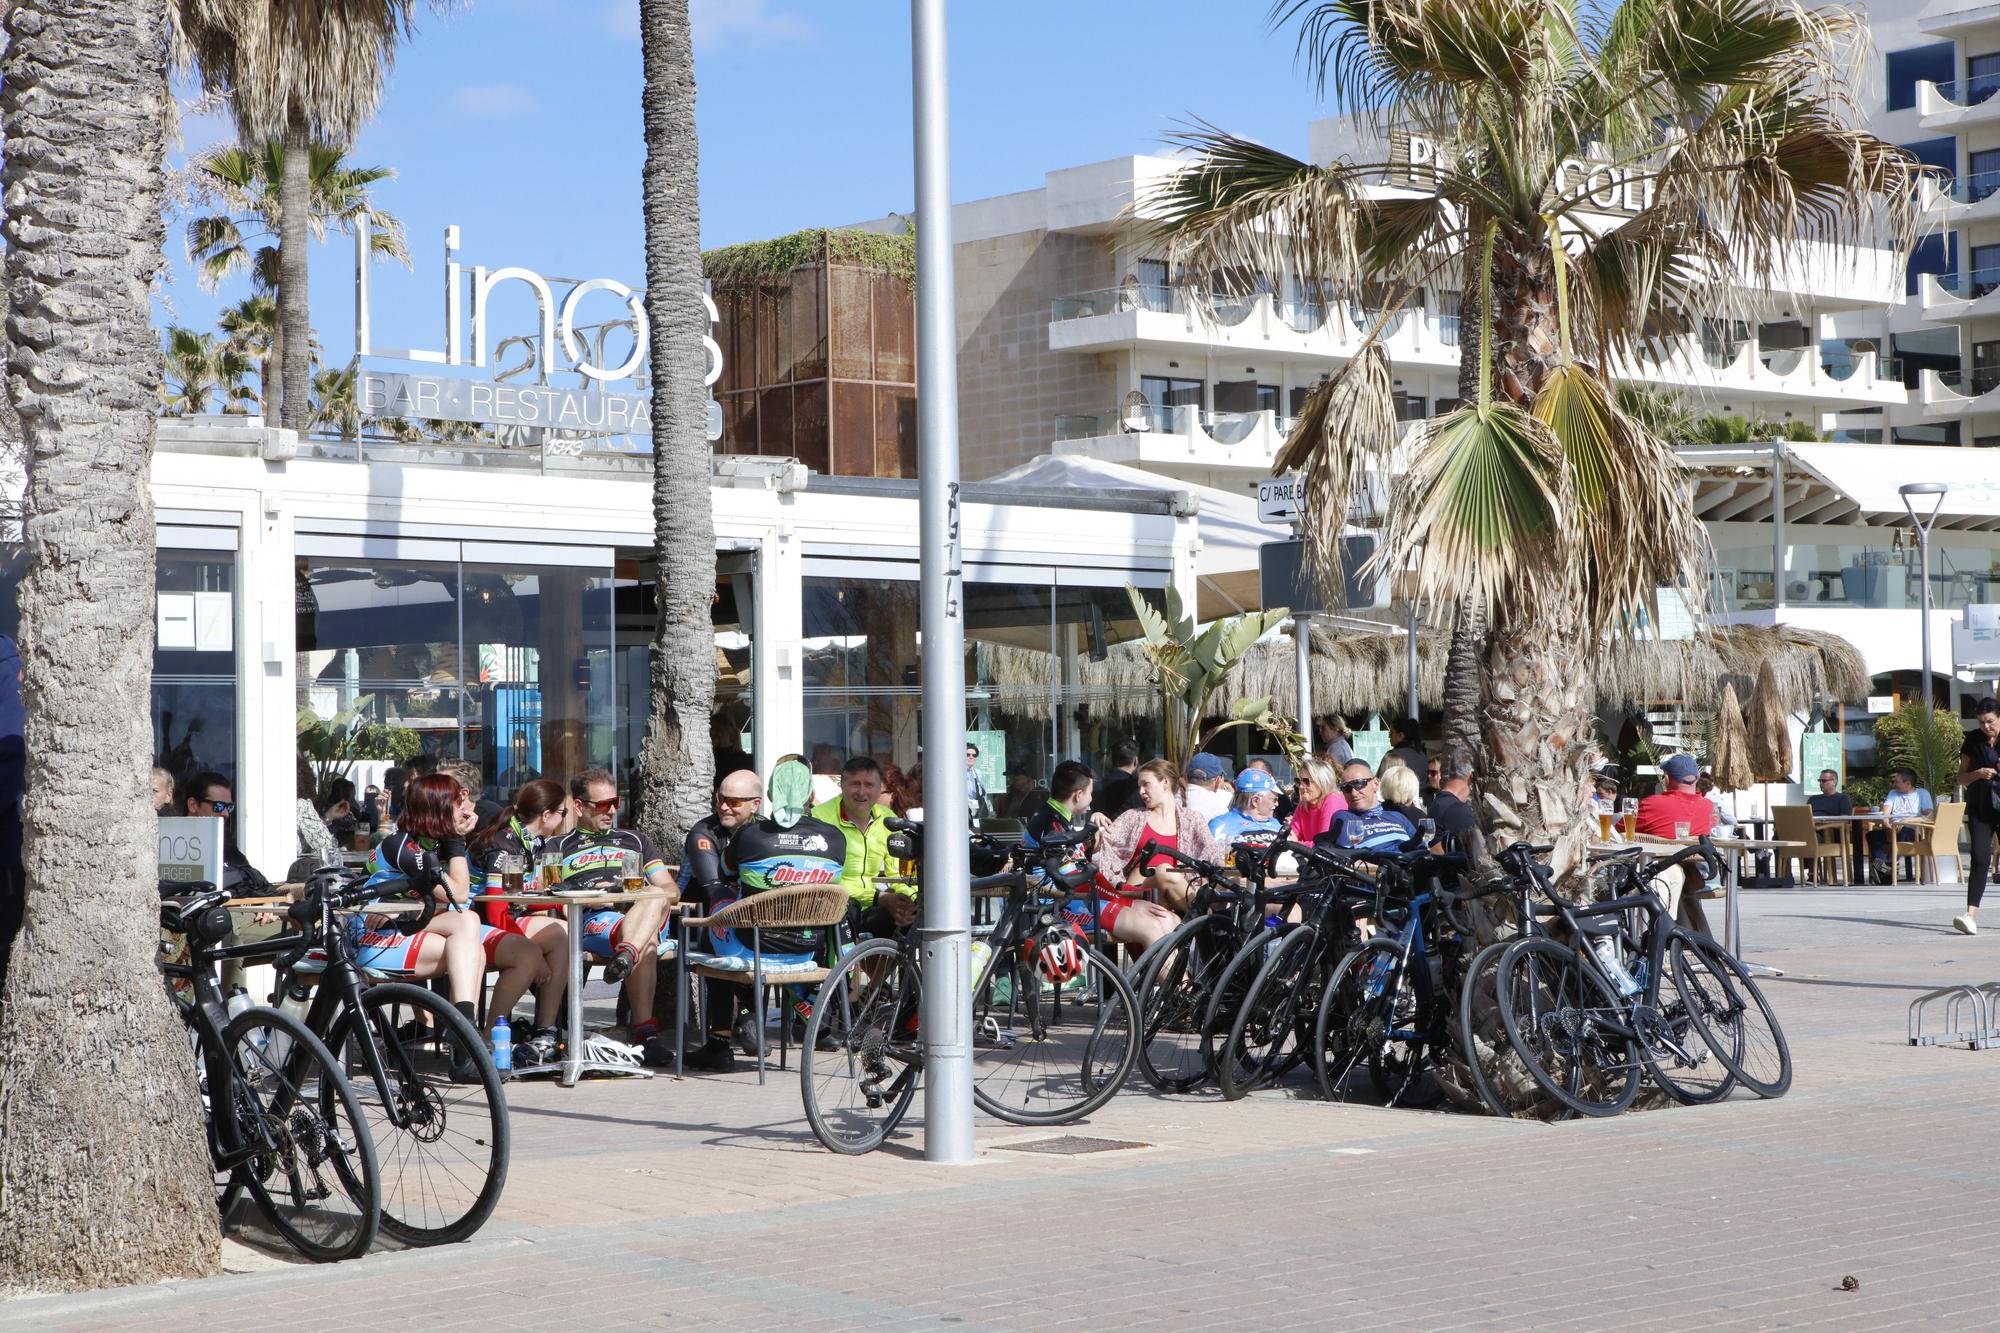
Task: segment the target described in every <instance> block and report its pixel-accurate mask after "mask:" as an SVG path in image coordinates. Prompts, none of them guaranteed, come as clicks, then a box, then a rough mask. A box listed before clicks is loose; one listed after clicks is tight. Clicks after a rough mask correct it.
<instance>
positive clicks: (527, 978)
mask: <svg viewBox="0 0 2000 1333" xmlns="http://www.w3.org/2000/svg"><path fill="white" fill-rule="evenodd" d="M474 819H475V816H474V813H473V805H472V794H471V793H470V792H468V791H466V790H465V788H464V787H463V786H461V785H460V784H459V781H458V779H457V778H454V777H451V776H450V775H448V774H444V773H428V774H425V775H423V776H421V777H415V778H412V779H410V783H409V786H408V787H407V788H406V789H405V791H404V793H403V814H402V818H401V819H400V820H399V821H398V823H397V828H396V832H394V833H392V834H390V835H389V836H388V837H387V838H385V839H383V840H382V842H381V844H380V845H378V846H377V847H376V848H375V851H374V855H373V857H372V858H371V860H370V861H369V869H370V871H372V872H373V873H371V874H370V875H369V877H368V882H369V883H370V884H381V883H383V882H385V881H387V880H391V879H399V878H400V879H406V880H408V881H409V883H410V887H411V889H412V890H413V891H414V892H417V893H429V894H431V895H432V896H433V897H434V898H436V899H437V901H438V904H439V906H440V907H442V908H443V909H444V910H442V911H440V912H438V913H437V915H435V916H433V917H432V918H431V919H430V922H429V924H427V925H426V926H425V927H424V928H423V929H422V930H420V931H417V932H416V933H415V934H412V935H405V934H403V933H401V932H400V931H398V930H397V929H396V928H395V918H393V917H387V916H380V915H357V916H356V917H354V918H353V921H352V924H351V925H350V926H349V937H350V939H351V941H352V943H353V945H354V954H355V961H356V962H358V963H360V964H361V966H363V967H365V968H369V969H371V970H373V971H380V972H389V973H396V974H401V975H403V976H410V977H434V976H436V975H437V974H438V973H439V972H443V973H445V974H446V975H447V976H448V977H449V978H450V983H451V999H452V1003H453V1004H454V1005H456V1006H457V1007H458V1010H459V1012H461V1013H463V1014H464V1015H465V1017H466V1020H467V1021H468V1022H471V1023H472V1024H473V1025H474V1026H475V1027H477V1026H479V1020H478V1018H477V1017H476V1016H475V1015H476V1011H477V1009H478V1002H479V991H480V987H481V986H482V985H483V984H484V982H485V979H486V969H487V968H488V967H489V966H490V967H494V968H497V969H498V970H499V976H498V977H496V978H495V979H494V982H493V998H492V1000H491V1002H490V1003H489V1004H488V1005H487V1007H486V1016H487V1022H486V1027H485V1028H483V1029H482V1031H483V1032H489V1033H490V1032H491V1030H492V1022H493V1020H494V1019H495V1018H498V1017H499V1016H500V1015H502V1014H505V1013H510V1012H512V1010H513V1008H514V1003H515V1001H517V1000H519V999H520V998H521V996H522V995H523V994H525V993H526V992H527V989H528V987H530V986H533V985H536V984H538V983H540V982H544V981H547V980H548V977H547V976H546V974H545V968H544V963H543V959H542V954H541V950H540V949H538V948H537V947H536V946H535V945H534V944H533V943H531V942H530V941H529V940H528V938H527V937H526V936H524V935H517V934H514V933H513V932H511V931H507V930H502V929H501V928H500V927H498V926H489V925H487V924H486V923H485V922H483V921H481V920H480V919H479V914H478V913H477V912H475V911H473V910H472V872H471V867H470V863H469V861H468V860H467V857H466V852H465V836H466V834H468V833H470V832H472V826H473V822H474ZM470 1055H471V1053H470V1052H466V1051H461V1052H458V1053H457V1055H456V1057H455V1059H454V1063H453V1066H452V1074H453V1076H454V1077H462V1076H466V1075H469V1074H471V1073H472V1070H471V1065H470ZM461 1066H463V1067H462V1068H461ZM474 1076H476V1075H474Z"/></svg>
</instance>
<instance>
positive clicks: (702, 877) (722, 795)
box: [681, 768, 764, 1074]
mask: <svg viewBox="0 0 2000 1333" xmlns="http://www.w3.org/2000/svg"><path fill="white" fill-rule="evenodd" d="M763 807H764V783H763V780H762V779H760V778H759V777H758V776H757V775H756V773H754V772H752V771H751V770H750V769H747V768H740V769H738V770H736V772H734V773H730V774H728V775H726V776H725V777H724V778H723V779H722V783H721V785H720V786H719V787H717V788H716V792H715V813H714V814H712V815H710V816H708V818H706V819H703V820H701V821H699V822H698V823H696V824H695V826H694V827H693V828H691V829H689V830H688V835H687V843H686V844H685V846H684V847H683V848H682V851H683V853H684V854H683V855H682V857H681V898H682V900H683V901H686V902H699V903H700V904H701V905H702V907H703V908H704V909H708V908H712V907H713V906H714V905H715V904H716V903H718V902H725V901H731V900H734V899H735V898H736V897H737V896H738V895H739V894H740V893H741V892H742V890H741V886H740V885H739V884H738V883H737V879H736V869H735V867H734V866H733V865H731V864H730V862H729V860H728V857H727V852H728V848H729V844H730V842H731V841H732V840H733V839H734V838H735V837H736V830H737V829H739V828H742V827H743V826H744V825H745V824H747V823H749V822H750V821H751V820H753V819H755V818H756V817H757V816H758V815H759V814H760V813H762V811H763ZM702 989H703V1001H704V1003H703V1005H702V1008H703V1009H704V1010H706V1011H707V1014H708V1041H707V1042H706V1043H705V1044H704V1045H703V1046H701V1047H698V1048H696V1049H695V1050H692V1051H689V1052H688V1053H687V1063H686V1066H685V1067H686V1068H688V1069H694V1070H699V1071H702V1072H706V1073H718V1074H726V1073H728V1072H729V1071H730V1069H731V1068H733V1067H734V1065H735V1057H734V1054H733V1052H731V1050H730V1046H729V1038H730V1034H731V1030H732V1029H733V1028H734V1027H735V1025H736V1000H737V996H736V991H737V989H738V987H736V986H734V985H732V984H731V983H728V982H720V981H709V982H706V983H705V984H704V985H703V988H702Z"/></svg>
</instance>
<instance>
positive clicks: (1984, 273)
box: [1936, 268, 2000, 301]
mask: <svg viewBox="0 0 2000 1333" xmlns="http://www.w3.org/2000/svg"><path fill="white" fill-rule="evenodd" d="M1936 276H1937V285H1938V286H1939V287H1940V288H1942V289H1943V290H1944V291H1945V292H1946V293H1948V294H1949V295H1952V296H1956V297H1957V298H1958V299H1959V300H1961V301H1976V300H1978V299H1979V298H1980V297H1982V296H1984V295H1986V293H1988V292H1990V291H1992V290H1993V289H1994V288H1995V287H2000V268H1976V269H1973V270H1972V271H1971V272H1969V273H1940V274H1937V275H1936Z"/></svg>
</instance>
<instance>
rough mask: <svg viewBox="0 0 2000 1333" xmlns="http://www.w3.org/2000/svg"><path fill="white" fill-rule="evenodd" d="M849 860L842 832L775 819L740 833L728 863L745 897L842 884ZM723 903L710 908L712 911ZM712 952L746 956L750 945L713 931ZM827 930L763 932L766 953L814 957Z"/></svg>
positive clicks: (812, 822)
mask: <svg viewBox="0 0 2000 1333" xmlns="http://www.w3.org/2000/svg"><path fill="white" fill-rule="evenodd" d="M846 860H847V843H846V839H845V838H844V837H843V836H842V835H841V832H840V830H839V829H837V828H835V827H834V826H833V825H831V824H829V823H826V822H825V821H824V820H820V819H815V818H813V817H812V816H810V815H809V816H807V817H806V818H804V819H801V820H800V821H799V822H798V823H796V824H794V825H792V826H791V827H790V828H784V827H782V826H781V825H779V824H778V822H777V821H776V820H771V819H753V820H751V821H750V822H749V823H747V824H745V825H743V826H742V827H741V828H739V829H737V830H736V835H735V837H733V838H732V839H730V842H729V854H728V856H727V857H726V858H725V864H726V865H728V866H731V867H733V868H734V869H735V871H736V879H737V883H738V885H739V886H740V887H741V890H742V892H744V893H746V894H749V893H762V892H763V891H764V890H766V889H796V888H801V887H811V886H818V885H822V884H838V883H840V880H841V871H842V868H843V867H844V865H845V863H846ZM720 906H722V904H721V903H711V904H710V910H711V911H713V910H715V909H716V908H717V907H720ZM709 933H710V935H711V937H712V938H711V947H713V948H714V950H715V952H716V953H718V954H722V953H724V952H725V951H738V952H743V953H747V952H748V951H749V941H748V940H747V939H745V940H741V941H737V940H734V939H732V938H730V934H731V933H730V932H729V931H727V930H711V931H710V932H709ZM825 933H826V929H825V928H824V927H816V926H805V927H794V928H787V929H783V930H767V931H764V932H762V935H763V941H764V949H765V951H766V952H768V953H775V954H810V953H813V952H815V951H816V950H817V949H818V948H819V944H820V939H821V937H822V936H823V935H824V934H825Z"/></svg>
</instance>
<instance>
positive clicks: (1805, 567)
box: [1715, 543, 2000, 611]
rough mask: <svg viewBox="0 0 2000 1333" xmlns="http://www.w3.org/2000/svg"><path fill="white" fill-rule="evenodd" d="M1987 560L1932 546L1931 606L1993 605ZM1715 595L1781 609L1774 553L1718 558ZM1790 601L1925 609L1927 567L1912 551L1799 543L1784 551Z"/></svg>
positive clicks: (1998, 583)
mask: <svg viewBox="0 0 2000 1333" xmlns="http://www.w3.org/2000/svg"><path fill="white" fill-rule="evenodd" d="M1991 561H1992V557H1991V555H1990V554H1987V553H1985V552H1979V551H1969V550H1967V551H1959V550H1956V549H1955V548H1953V547H1950V546H1944V545H1941V544H1934V545H1933V546H1932V547H1931V605H1933V606H1962V605H1964V604H1965V603H1967V602H1990V601H1992V600H1994V598H1995V595H1996V593H2000V569H1994V568H1993V567H1992V564H1991ZM1715 578H1716V585H1717V586H1716V590H1715V591H1716V594H1717V596H1718V598H1719V602H1720V605H1721V608H1722V609H1723V610H1725V611H1764V610H1769V609H1770V608H1771V607H1772V606H1774V605H1775V604H1776V589H1775V587H1774V586H1773V584H1772V580H1771V548H1770V546H1768V545H1765V546H1752V547H1734V548H1726V549H1723V550H1718V551H1717V552H1716V553H1715ZM1785 601H1786V602H1787V603H1789V604H1791V605H1793V606H1824V607H1849V608H1852V609H1854V610H1860V611H1896V610H1907V609H1913V608H1916V607H1919V606H1921V605H1922V604H1923V580H1922V569H1921V566H1920V565H1919V563H1918V560H1917V553H1916V552H1915V551H1914V550H1910V549H1904V550H1898V549H1896V548H1895V547H1894V546H1874V545H1860V544H1855V545H1847V544H1831V543H1829V544H1826V545H1818V544H1814V545H1801V546H1791V547H1788V548H1787V549H1786V551H1785Z"/></svg>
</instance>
